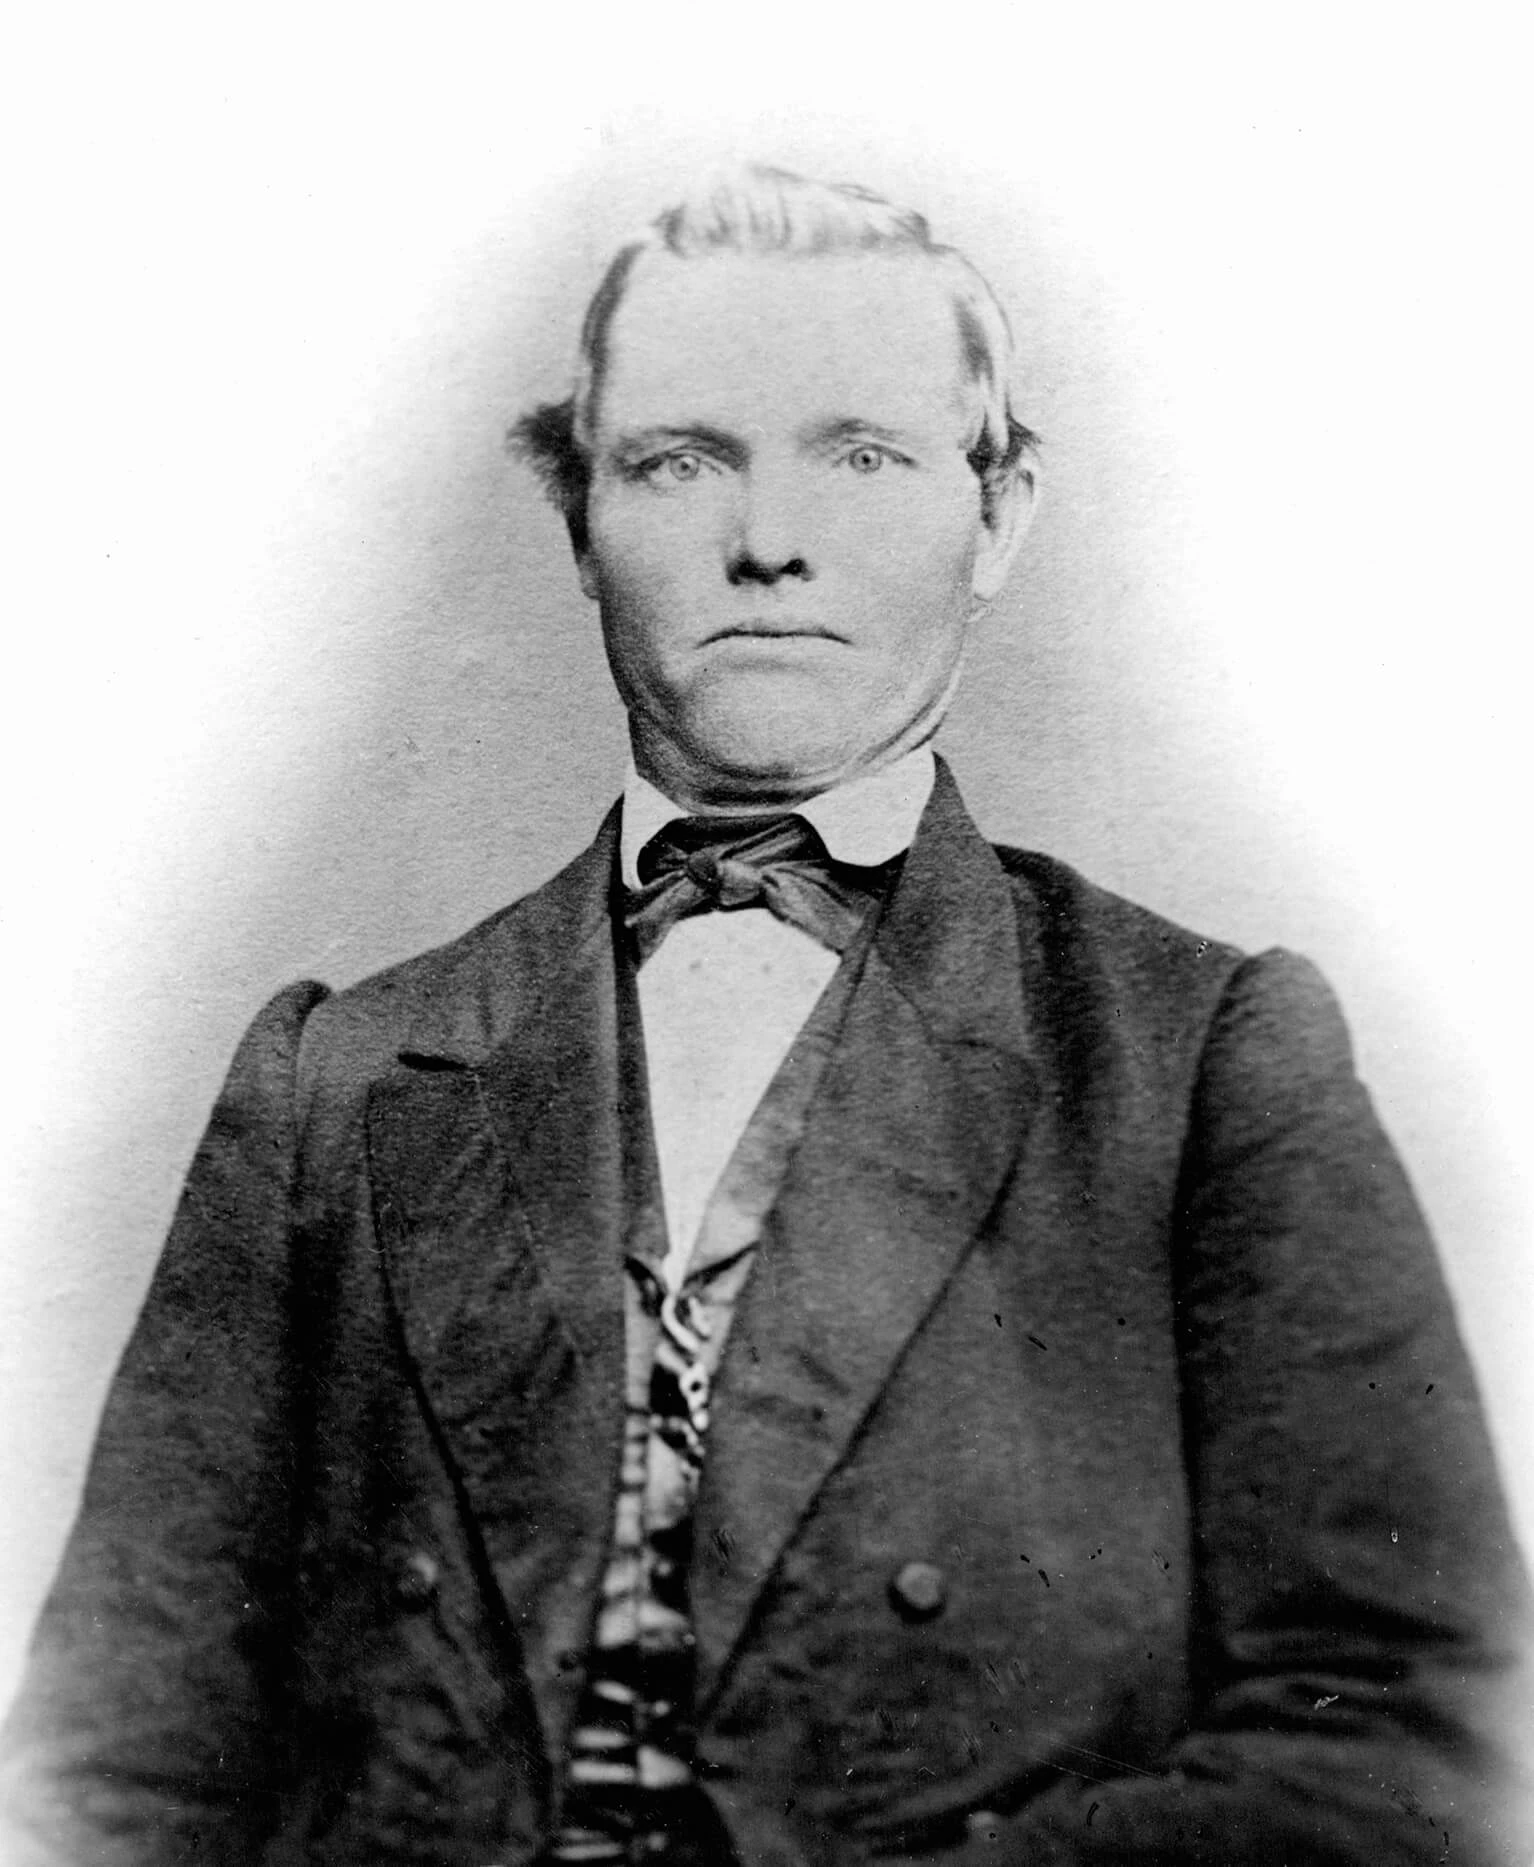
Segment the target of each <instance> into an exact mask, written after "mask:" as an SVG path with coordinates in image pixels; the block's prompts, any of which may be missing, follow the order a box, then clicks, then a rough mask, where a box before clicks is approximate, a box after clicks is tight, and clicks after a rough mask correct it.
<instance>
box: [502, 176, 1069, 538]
mask: <svg viewBox="0 0 1534 1867" xmlns="http://www.w3.org/2000/svg"><path fill="white" fill-rule="evenodd" d="M719 252H728V253H751V254H762V255H769V256H770V255H781V256H783V257H784V258H813V257H815V256H817V255H820V254H828V253H831V254H834V253H859V252H863V253H889V254H901V253H906V254H916V255H920V256H921V257H923V258H924V259H925V260H927V261H928V262H929V263H930V264H932V265H933V266H935V267H937V268H938V270H939V272H940V273H941V274H942V276H943V280H944V283H945V284H946V285H947V286H948V290H949V294H950V297H951V299H952V302H953V308H954V317H955V321H956V325H957V333H958V339H959V354H960V360H961V363H962V366H963V369H964V372H965V375H966V376H967V378H968V379H969V380H970V381H971V382H972V383H973V384H974V385H975V388H976V390H977V396H976V404H977V406H976V422H975V432H974V435H973V438H972V439H971V441H970V444H969V446H968V447H967V449H966V457H967V459H968V461H969V464H970V466H971V467H972V468H973V469H974V471H975V473H976V475H977V476H978V478H979V480H980V489H981V510H982V513H983V514H984V516H985V517H986V518H987V519H989V518H990V516H991V513H992V511H993V509H994V506H995V501H996V499H997V496H998V494H999V493H1000V490H1001V489H1002V487H1004V486H1005V485H1006V484H1007V482H1008V481H1009V480H1010V479H1011V478H1012V476H1014V475H1015V474H1017V473H1018V472H1019V471H1021V470H1022V469H1023V468H1024V465H1025V463H1026V461H1027V460H1028V459H1029V458H1030V457H1031V456H1032V455H1033V453H1034V451H1035V449H1036V447H1037V437H1036V436H1035V435H1034V433H1033V432H1032V430H1031V429H1029V428H1027V427H1025V426H1024V425H1023V423H1022V422H1021V421H1019V420H1018V419H1017V417H1016V415H1015V414H1014V413H1013V411H1012V399H1011V398H1012V380H1011V379H1012V364H1013V345H1012V330H1011V326H1010V325H1009V323H1008V322H1007V315H1006V313H1005V312H1004V311H1003V310H1002V307H1001V304H1000V301H999V300H998V299H997V297H996V294H995V293H994V292H993V291H992V290H991V287H990V286H989V285H988V284H987V282H986V280H985V279H984V278H983V277H982V275H981V274H980V273H979V272H978V271H977V270H976V268H975V267H974V266H973V265H972V264H971V263H970V261H969V260H967V259H966V258H965V257H964V255H963V254H962V253H960V252H959V251H958V249H957V248H956V247H952V246H945V245H943V244H942V243H941V242H939V241H936V240H934V239H933V238H932V233H931V229H930V228H929V226H928V224H927V220H926V217H925V216H924V215H922V214H919V213H917V212H916V211H915V210H914V209H912V208H904V207H897V206H896V205H895V204H894V203H893V202H891V201H887V200H885V198H884V197H883V196H882V195H878V194H875V193H874V192H873V190H872V189H869V188H862V187H859V186H858V185H857V184H856V183H851V182H820V181H811V180H808V179H806V178H805V177H804V176H801V175H795V174H792V173H790V172H789V171H788V170H787V169H779V168H769V167H764V166H753V167H749V168H745V169H741V170H738V171H736V172H734V173H732V174H730V175H728V176H726V177H724V178H723V179H721V180H718V181H716V182H714V183H712V184H711V185H709V186H708V187H706V188H703V189H700V190H699V191H698V192H697V193H696V194H694V195H690V196H688V197H687V199H685V200H683V201H680V202H678V203H677V204H676V205H675V206H673V207H668V208H667V209H666V210H665V211H664V212H663V213H661V214H658V215H657V216H656V217H655V219H654V220H653V221H652V222H651V223H650V226H649V227H648V229H646V231H645V232H644V233H643V234H641V235H640V236H639V237H638V238H637V239H634V240H631V241H629V242H628V243H627V244H626V245H624V246H622V247H620V248H619V250H618V251H617V253H615V254H614V255H613V258H612V260H611V261H610V262H609V264H608V267H607V270H606V272H605V273H604V274H603V275H602V280H601V283H600V284H599V285H598V286H597V289H596V292H595V294H594V295H593V297H592V300H591V303H590V304H589V305H588V306H587V307H586V315H585V318H584V319H583V320H582V323H581V335H580V349H579V353H578V356H577V361H576V370H575V386H574V388H573V390H572V391H571V393H570V394H569V395H568V396H566V397H565V398H564V399H563V400H562V401H558V402H544V403H541V404H540V405H539V406H538V407H537V408H534V409H533V410H531V411H530V412H529V413H528V414H526V415H523V416H522V417H521V418H520V419H519V420H517V421H516V422H514V423H513V424H512V426H511V428H510V430H509V431H508V433H507V437H506V438H507V444H508V446H509V447H510V448H511V450H512V451H513V452H514V453H516V454H517V455H519V456H520V457H521V458H522V459H524V460H526V461H527V462H528V463H529V464H530V465H531V467H532V468H533V470H534V471H535V472H536V473H537V475H538V477H539V479H540V480H541V481H542V482H543V486H544V490H545V491H546V492H547V494H548V496H549V498H550V499H551V500H552V502H553V503H554V505H555V506H556V507H557V508H558V510H559V511H560V513H561V514H562V515H563V517H564V520H565V524H566V525H567V526H568V528H569V532H570V540H571V543H572V544H573V545H574V547H575V549H576V550H577V551H584V549H585V548H586V495H587V490H588V488H589V487H590V484H591V440H592V433H593V429H594V425H595V415H596V406H597V399H598V397H599V396H600V394H601V389H602V379H603V373H604V371H605V369H606V365H607V358H608V352H609V347H610V342H611V335H612V326H613V319H614V317H615V316H616V314H617V310H618V307H619V305H621V304H622V302H623V295H624V292H625V291H626V290H627V287H628V283H629V279H630V276H631V275H632V273H633V270H634V267H635V265H636V264H637V263H638V261H639V259H640V258H641V256H642V255H643V254H645V253H669V254H671V255H672V256H673V257H674V258H677V259H698V258H703V257H706V256H708V255H709V254H711V253H719Z"/></svg>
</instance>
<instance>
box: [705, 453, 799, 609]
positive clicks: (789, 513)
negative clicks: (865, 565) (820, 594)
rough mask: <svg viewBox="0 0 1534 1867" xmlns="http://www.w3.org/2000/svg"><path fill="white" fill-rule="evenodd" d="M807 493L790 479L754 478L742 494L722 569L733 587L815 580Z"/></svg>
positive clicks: (765, 475) (762, 475)
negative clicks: (785, 579)
mask: <svg viewBox="0 0 1534 1867" xmlns="http://www.w3.org/2000/svg"><path fill="white" fill-rule="evenodd" d="M806 491H807V489H806V488H805V487H803V486H801V485H798V484H796V483H794V481H793V479H792V476H789V475H780V474H777V473H761V472H758V473H755V474H753V475H751V477H750V479H749V480H748V482H747V483H746V485H745V486H744V487H743V489H742V494H741V504H740V509H739V513H738V516H737V522H736V525H735V529H734V535H733V537H732V538H731V540H730V550H729V560H728V563H727V564H726V567H725V570H726V575H727V576H728V578H729V580H730V582H731V583H732V584H751V583H756V584H775V583H778V582H780V581H781V580H782V579H783V578H785V577H793V578H797V579H800V580H801V581H803V582H805V583H808V582H810V581H811V579H813V577H814V575H815V570H814V566H813V563H812V561H811V560H812V555H813V554H812V552H811V548H810V525H809V513H808V511H807V508H806V505H805V494H806Z"/></svg>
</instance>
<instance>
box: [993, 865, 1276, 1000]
mask: <svg viewBox="0 0 1534 1867" xmlns="http://www.w3.org/2000/svg"><path fill="white" fill-rule="evenodd" d="M992 849H993V851H994V853H995V856H996V859H997V861H998V862H999V863H1000V864H1001V867H1002V870H1003V872H1004V873H1005V875H1006V877H1007V880H1008V882H1009V884H1010V886H1011V888H1012V892H1013V896H1014V900H1015V902H1016V905H1017V913H1018V930H1019V938H1020V941H1021V944H1022V949H1023V953H1024V962H1025V966H1027V965H1028V963H1029V961H1030V959H1031V961H1032V965H1033V967H1034V968H1035V969H1037V970H1039V971H1042V972H1043V973H1044V974H1045V975H1046V976H1047V977H1048V978H1049V979H1050V981H1051V982H1052V983H1053V985H1054V986H1055V988H1056V989H1058V990H1061V991H1065V992H1071V993H1075V994H1090V995H1092V996H1098V995H1105V996H1106V997H1108V998H1110V999H1111V1000H1112V1001H1113V1003H1114V1004H1115V1006H1116V1007H1117V1008H1118V1009H1119V1012H1120V1015H1123V1013H1124V1012H1125V1011H1126V1010H1128V1009H1129V1008H1130V1007H1144V1008H1149V1007H1150V1006H1152V1005H1154V1004H1156V1003H1158V1002H1162V1003H1167V1004H1171V1003H1174V1002H1182V1001H1187V1002H1190V1003H1197V1004H1199V1005H1203V1006H1207V1007H1209V1008H1210V1009H1212V1007H1213V1006H1214V1005H1215V1004H1217V1003H1218V1002H1219V999H1220V997H1221V996H1222V994H1223V993H1224V991H1225V989H1226V987H1227V986H1228V985H1229V983H1230V982H1231V980H1232V979H1233V978H1235V977H1236V975H1237V974H1238V973H1239V972H1240V971H1241V969H1242V967H1243V966H1245V965H1246V964H1248V963H1249V961H1248V956H1247V955H1246V954H1245V953H1244V952H1243V951H1242V950H1241V949H1240V948H1239V947H1236V946H1233V945H1232V944H1230V942H1228V941H1224V940H1218V939H1215V938H1213V937H1212V936H1211V935H1208V934H1204V933H1200V932H1198V931H1197V930H1196V929H1194V928H1191V927H1184V926H1182V925H1180V924H1179V923H1178V922H1176V921H1174V920H1170V919H1168V918H1167V916H1165V915H1163V914H1158V913H1156V912H1155V911H1154V910H1152V909H1150V908H1146V907H1142V906H1140V904H1139V903H1138V902H1134V901H1130V900H1128V899H1127V898H1126V897H1125V896H1123V895H1118V894H1114V893H1113V892H1112V891H1111V890H1109V889H1107V888H1103V887H1101V886H1099V885H1098V884H1097V883H1096V882H1093V881H1090V880H1088V878H1087V877H1086V876H1084V875H1082V874H1081V873H1080V872H1079V871H1078V870H1076V869H1073V868H1072V867H1071V866H1070V865H1069V864H1068V863H1065V862H1061V861H1059V860H1058V859H1057V858H1056V857H1054V856H1048V855H1044V854H1041V853H1040V852H1039V851H1037V850H1031V849H1016V848H1013V847H1011V846H1009V845H1007V844H993V845H992Z"/></svg>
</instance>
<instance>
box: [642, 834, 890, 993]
mask: <svg viewBox="0 0 1534 1867" xmlns="http://www.w3.org/2000/svg"><path fill="white" fill-rule="evenodd" d="M889 871H890V865H889V864H888V863H883V864H880V865H878V866H876V867H869V868H864V867H862V866H860V865H858V864H855V863H851V862H836V861H833V860H832V858H831V856H830V855H829V854H828V853H827V851H826V846H825V844H824V843H823V842H821V840H820V838H819V837H818V836H817V835H816V833H815V831H814V829H813V828H812V827H811V825H810V824H808V823H807V822H806V821H805V820H804V818H803V817H792V816H790V817H678V818H677V819H676V820H675V821H674V822H671V823H668V824H667V825H666V827H665V828H664V829H663V830H662V831H661V832H660V834H659V835H658V836H652V837H651V838H650V840H649V842H648V843H646V844H645V846H644V848H643V849H642V850H640V852H639V880H640V886H639V887H638V888H636V889H631V890H630V891H629V895H628V904H627V908H626V911H625V915H624V918H625V921H626V923H627V925H628V927H629V929H630V930H631V932H632V933H633V936H634V940H635V943H636V945H637V946H638V949H639V957H640V959H641V960H645V959H648V958H649V956H650V955H651V953H653V952H654V951H655V949H656V947H658V946H659V945H660V943H661V941H662V940H664V939H665V937H666V935H667V934H668V933H669V932H670V931H671V929H672V928H673V927H674V926H675V925H676V923H677V922H678V921H679V920H685V919H686V918H687V917H688V916H689V915H691V914H707V913H709V912H711V911H712V910H715V909H723V910H724V911H725V912H728V911H729V910H730V909H732V908H766V909H767V910H768V912H769V913H771V914H775V915H776V916H777V917H778V919H779V920H780V921H786V922H787V923H788V925H789V926H790V927H797V928H799V929H800V930H801V931H802V932H804V933H807V934H809V935H811V937H812V938H814V939H816V940H818V941H820V943H821V944H822V946H828V947H830V949H831V950H832V952H833V953H841V952H845V951H846V949H847V947H848V945H849V944H850V943H851V940H852V936H853V935H854V934H855V933H856V932H857V930H858V927H859V925H860V924H861V922H862V919H863V916H864V914H865V913H866V912H867V909H868V905H869V903H870V901H871V900H872V899H873V898H874V896H875V895H876V894H877V893H878V891H879V889H880V888H881V887H882V885H883V883H884V881H885V879H886V878H887V876H888V874H889Z"/></svg>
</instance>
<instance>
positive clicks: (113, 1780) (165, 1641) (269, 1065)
mask: <svg viewBox="0 0 1534 1867" xmlns="http://www.w3.org/2000/svg"><path fill="white" fill-rule="evenodd" d="M324 996H325V989H324V988H323V987H322V986H318V985H315V984H311V983H304V984H300V985H295V986H292V987H289V988H288V990H286V991H285V992H283V993H281V994H279V996H278V997H277V998H276V999H274V1000H273V1001H272V1003H271V1004H270V1005H268V1006H267V1008H266V1009H265V1010H264V1011H263V1012H262V1013H261V1015H260V1016H259V1017H258V1018H257V1019H256V1021H255V1023H254V1024H253V1025H252V1027H251V1029H250V1032H249V1033H248V1035H247V1036H246V1038H245V1041H244V1042H243V1044H242V1045H241V1047H240V1050H239V1052H238V1055H237V1056H236V1058H235V1061H234V1064H233V1066H232V1068H231V1070H230V1073H229V1077H228V1080H227V1081H226V1083H225V1085H224V1088H223V1092H222V1094H221V1095H220V1097H219V1100H218V1102H217V1105H216V1106H215V1108H214V1111H213V1116H212V1119H211V1121H210V1123H209V1126H208V1130H207V1133H206V1134H205V1136H204V1137H203V1140H202V1143H201V1145H200V1146H199V1148H198V1151H197V1154H196V1157H195V1159H194V1161H193V1164H192V1168H191V1172H190V1175H189V1177H188V1180H187V1184H186V1189H185V1192H184V1193H183V1196H182V1199H181V1203H180V1206H179V1208H178V1211H177V1215H176V1218H175V1222H174V1224H173V1226H172V1228H171V1232H170V1236H169V1239H168V1241H167V1244H166V1247H165V1251H164V1253H163V1255H162V1257H161V1260H160V1263H159V1266H158V1269H157V1270H156V1272H155V1276H154V1279H153V1281H152V1283H151V1286H150V1290H149V1294H148V1297H147V1299H146V1301H145V1304H144V1308H143V1311H142V1313H141V1315H140V1317H139V1320H138V1323H137V1325H136V1327H135V1329H134V1332H133V1335H132V1338H131V1340H130V1342H129V1344H128V1347H127V1350H126V1352H125V1354H124V1357H123V1360H122V1364H121V1366H120V1367H119V1369H118V1371H117V1375H116V1378H115V1380H114V1382H113V1384H112V1388H111V1392H110V1395H109V1397H108V1400H107V1405H106V1409H105V1412H104V1414H103V1417H102V1422H101V1427H100V1432H99V1435H98V1438H97V1442H96V1447H95V1451H94V1454H93V1457H92V1461H91V1465H90V1470H89V1474H88V1477H87V1480H86V1486H85V1492H84V1497H83V1500H82V1503H81V1508H80V1512H79V1516H78V1519H77V1521H76V1524H75V1527H74V1530H73V1533H72V1535H71V1537H70V1540H69V1544H68V1547H67V1549H66V1552H65V1555H64V1560H63V1563H62V1566H61V1568H60V1571H59V1574H58V1577H57V1579H56V1581H55V1583H54V1586H53V1590H52V1592H51V1594H50V1596H49V1598H48V1601H47V1603H46V1605H45V1607H44V1610H43V1613H42V1616H41V1619H40V1621H39V1624H38V1628H37V1632H36V1634H35V1636H34V1641H33V1647H32V1653H31V1656H30V1661H29V1666H28V1671H27V1674H26V1677H25V1680H24V1682H23V1687H22V1691H21V1696H20V1698H19V1699H18V1701H17V1704H16V1706H15V1707H14V1709H13V1711H12V1714H11V1716H10V1719H9V1721H8V1724H7V1728H6V1732H5V1736H4V1743H3V1753H4V1788H5V1809H6V1820H7V1822H8V1824H9V1832H8V1835H7V1839H8V1841H9V1845H10V1852H9V1853H7V1855H6V1857H5V1858H6V1860H7V1861H8V1862H10V1863H13V1864H15V1867H19V1864H20V1863H23V1862H25V1863H28V1867H30V1863H32V1862H33V1861H36V1862H39V1863H43V1862H46V1863H49V1867H52V1864H53V1863H59V1864H60V1867H63V1864H64V1863H68V1867H79V1864H80V1863H84V1862H90V1863H91V1864H92V1867H108V1864H110V1867H120V1864H121V1867H127V1864H128V1863H135V1864H138V1867H144V1864H147V1863H151V1862H153V1863H155V1864H156V1867H159V1864H161V1863H169V1862H172V1861H176V1862H179V1861H182V1860H190V1859H192V1858H195V1859H196V1860H198V1861H199V1862H203V1863H207V1867H214V1863H224V1862H229V1863H234V1862H243V1861H246V1860H248V1859H252V1858H254V1857H255V1855H256V1853H257V1852H258V1847H259V1840H258V1837H259V1836H260V1834H261V1833H262V1832H263V1831H264V1829H265V1827H266V1826H267V1823H268V1819H269V1810H270V1806H271V1797H272V1793H273V1790H274V1787H275V1784H276V1782H277V1780H278V1778H279V1776H280V1774H281V1758H280V1756H279V1755H278V1754H277V1751H276V1749H275V1745H276V1744H277V1743H278V1742H279V1741H280V1730H281V1719H280V1717H277V1716H274V1715H273V1714H274V1706H275V1705H276V1704H277V1703H278V1701H279V1699H280V1694H281V1690H282V1681H281V1679H280V1677H278V1676H277V1674H276V1673H275V1672H274V1671H273V1670H272V1668H273V1665H274V1662H275V1660H276V1658H277V1656H278V1655H280V1653H281V1652H282V1650H283V1643H282V1641H281V1639H280V1638H279V1637H278V1634H277V1625H278V1623H279V1622H280V1620H281V1617H282V1614H283V1607H284V1599H285V1595H286V1591H287V1590H288V1588H289V1587H290V1586H291V1582H290V1569H289V1556H290V1551H291V1534H292V1502H293V1494H294V1483H295V1476H296V1470H295V1467H296V1459H297V1456H298V1455H297V1450H296V1447H297V1434H296V1429H295V1420H294V1402H295V1398H296V1394H295V1383H296V1380H297V1378H298V1370H296V1369H295V1368H294V1367H293V1365H292V1358H291V1357H290V1355H289V1353H288V1321H289V1315H288V1306H289V1284H288V1261H289V1252H290V1236H289V1234H290V1229H291V1228H290V1218H289V1211H290V1192H291V1187H292V1181H293V1177H294V1173H295V1160H296V1153H297V1121H296V1115H295V1097H294V1084H295V1070H296V1060H297V1053H298V1045H299V1038H300V1033H301V1030H302V1026H303V1023H304V1020H305V1018H306V1016H307V1015H308V1013H309V1012H310V1011H311V1010H312V1008H313V1007H314V1005H315V1004H316V1003H317V1002H318V1001H319V1000H320V999H321V998H323V997H324Z"/></svg>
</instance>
